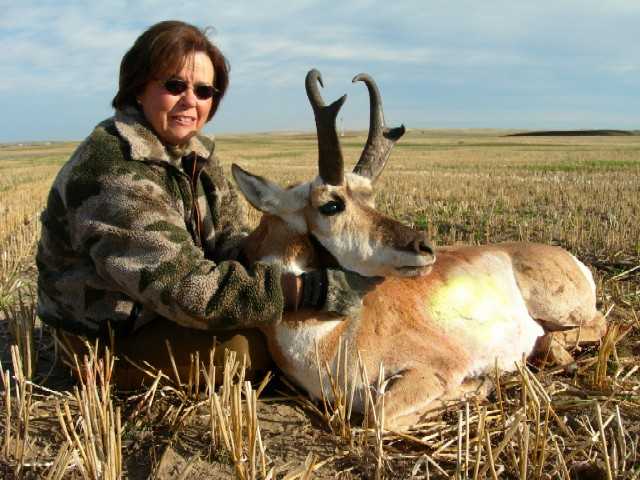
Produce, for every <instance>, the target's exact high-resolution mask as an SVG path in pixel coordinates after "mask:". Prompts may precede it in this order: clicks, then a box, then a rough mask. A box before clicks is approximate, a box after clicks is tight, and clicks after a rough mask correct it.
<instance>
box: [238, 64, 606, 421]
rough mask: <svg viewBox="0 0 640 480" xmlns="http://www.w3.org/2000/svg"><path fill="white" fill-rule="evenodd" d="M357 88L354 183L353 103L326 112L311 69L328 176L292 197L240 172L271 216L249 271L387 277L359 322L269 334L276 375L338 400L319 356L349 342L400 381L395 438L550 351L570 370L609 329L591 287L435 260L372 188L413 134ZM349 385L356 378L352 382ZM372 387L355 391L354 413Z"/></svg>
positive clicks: (579, 270)
mask: <svg viewBox="0 0 640 480" xmlns="http://www.w3.org/2000/svg"><path fill="white" fill-rule="evenodd" d="M355 80H362V81H364V82H365V84H366V85H367V87H368V89H369V93H370V101H371V120H370V132H369V138H368V139H367V144H366V146H365V149H364V152H363V154H362V156H361V158H360V161H359V162H358V164H357V165H356V167H355V168H354V173H352V174H346V175H345V174H344V171H343V161H342V155H341V153H340V147H339V143H338V138H337V135H336V132H335V118H336V115H337V112H338V110H339V108H340V106H341V105H342V103H343V102H344V99H345V97H342V98H341V99H339V100H338V101H336V102H334V103H333V104H331V105H329V106H325V105H324V103H323V102H322V99H321V97H320V94H319V92H318V89H317V83H321V78H320V75H319V73H318V72H317V71H315V70H312V71H311V72H309V74H308V75H307V79H306V87H307V93H308V96H309V99H310V101H311V104H312V106H313V109H314V113H315V117H316V125H317V129H318V146H319V152H320V159H319V167H320V175H319V177H318V178H316V179H315V180H313V181H311V182H309V183H305V184H302V185H298V186H297V187H294V188H292V189H288V190H284V189H281V188H280V187H278V186H277V185H275V184H273V183H271V182H269V181H268V180H266V179H263V178H261V177H256V176H253V175H251V174H249V173H248V172H245V171H244V170H242V169H241V168H239V167H237V166H234V167H233V175H234V178H235V179H236V181H237V183H238V185H239V187H240V189H241V191H242V192H243V193H244V195H245V196H246V197H247V199H248V201H249V202H250V203H251V204H252V205H253V206H255V207H256V208H258V209H260V210H262V211H263V212H264V215H263V218H262V220H261V223H260V225H259V226H258V227H257V228H256V230H255V231H254V232H252V234H251V235H250V237H249V240H248V241H247V242H246V245H247V247H246V248H245V255H246V257H247V258H248V259H249V260H250V261H258V260H263V261H264V260H269V261H276V262H279V263H281V264H282V265H283V266H284V268H285V269H288V270H289V271H292V272H294V273H300V272H302V271H304V270H308V269H313V268H320V267H327V266H335V265H336V264H337V265H339V266H341V267H343V268H347V269H350V270H353V271H356V272H358V273H360V274H362V275H366V276H374V275H380V276H384V277H385V280H384V281H383V282H382V283H380V284H379V285H378V286H377V287H376V288H375V290H374V291H372V292H371V293H369V294H368V295H367V296H366V297H365V298H364V301H363V307H362V310H361V313H360V314H359V315H358V316H356V317H350V318H340V319H336V318H335V317H331V316H329V315H327V314H318V313H317V312H311V311H299V312H294V313H287V314H286V315H285V317H284V319H283V321H282V322H281V323H280V324H278V325H276V326H273V327H270V328H268V329H266V330H265V334H266V337H267V341H268V344H269V350H270V352H271V354H272V356H273V359H274V361H275V362H276V364H277V365H278V367H279V368H280V369H281V370H282V371H283V372H284V373H285V374H286V375H287V376H289V377H290V378H291V379H293V380H294V381H295V382H297V383H298V384H299V385H300V386H302V387H303V388H305V389H306V390H307V391H308V392H309V393H310V394H311V395H312V396H314V397H316V398H320V397H321V395H322V393H321V389H322V388H324V391H325V392H327V391H329V389H328V388H327V385H326V384H325V385H324V386H323V385H321V383H320V382H321V380H320V378H319V375H318V365H317V359H316V345H317V350H318V353H319V356H320V362H321V364H324V362H327V364H329V365H331V366H333V367H334V368H335V367H336V363H337V358H336V357H337V355H338V345H339V342H340V341H341V339H342V340H346V341H347V342H348V344H349V346H350V351H351V352H352V354H353V355H354V354H355V352H360V355H361V359H362V362H363V365H364V367H365V368H366V369H367V371H369V372H377V370H378V368H379V366H380V364H383V365H384V367H385V372H386V373H387V378H389V379H392V381H391V382H389V384H388V387H387V392H386V397H385V416H386V419H387V425H390V426H393V427H403V426H409V425H411V424H412V423H414V422H415V421H417V420H419V418H420V417H421V416H422V415H424V414H425V413H426V412H428V411H429V410H431V409H433V408H435V407H437V406H439V404H440V403H441V402H442V401H444V400H447V399H453V398H459V397H461V396H463V395H464V394H465V393H467V392H472V391H475V390H478V389H479V388H480V387H483V386H484V385H485V384H486V382H485V378H486V377H487V376H488V375H490V374H492V372H493V370H494V368H495V365H496V364H497V365H498V366H499V368H500V369H501V370H503V371H510V370H514V369H515V363H516V362H518V361H521V360H522V358H523V357H529V356H531V355H535V354H540V353H544V352H545V351H547V350H549V349H551V351H552V352H554V353H556V354H557V356H558V357H559V361H560V362H561V363H568V362H570V361H571V357H570V356H569V355H568V353H566V351H565V350H563V349H562V348H561V346H562V344H563V343H564V344H569V343H572V342H573V343H577V342H578V340H587V341H597V340H598V339H599V338H600V337H601V336H602V335H603V333H604V330H605V320H604V318H603V316H602V315H601V314H600V313H599V312H598V310H597V309H596V296H595V284H594V282H593V278H592V276H591V273H590V272H589V270H588V268H587V267H586V266H585V265H584V264H582V263H581V262H580V261H578V260H577V259H576V258H575V257H573V256H572V255H571V254H570V253H569V252H567V251H566V250H563V249H561V248H559V247H553V246H547V245H541V244H532V243H505V244H496V245H487V246H459V247H444V248H440V249H438V250H436V251H435V253H434V251H433V249H432V248H431V247H430V246H429V244H428V242H427V241H426V237H425V235H424V233H422V232H419V231H417V230H414V229H411V228H409V227H406V226H403V225H401V224H400V223H398V222H396V221H394V220H392V219H389V218H387V217H384V216H383V215H382V214H380V213H379V212H377V211H376V210H375V209H374V208H373V190H372V184H373V183H374V182H375V180H376V179H377V178H378V176H379V175H380V173H381V171H382V169H383V168H384V165H385V163H386V160H387V158H388V156H389V153H390V151H391V148H392V147H393V145H394V143H395V142H396V141H397V140H398V139H399V138H400V136H402V134H403V133H404V127H399V128H396V129H387V128H386V127H385V126H384V119H383V113H382V106H381V100H380V96H379V92H378V90H377V87H376V86H375V83H374V82H373V80H372V79H371V78H370V77H369V76H367V75H364V74H361V75H359V76H357V77H356V78H355V79H354V81H355ZM436 258H437V260H436ZM434 262H435V263H434ZM351 364H352V366H353V367H352V369H355V364H356V363H355V362H351ZM343 374H345V375H349V376H350V377H351V378H356V377H357V375H356V373H355V371H347V372H343ZM322 381H323V382H327V379H326V378H324V379H323V380H322ZM367 388H369V386H368V385H362V384H359V385H357V389H358V390H359V393H360V395H356V396H355V398H356V400H357V399H362V398H364V396H363V395H362V394H363V390H364V389H367ZM361 407H362V405H361V404H358V403H356V404H355V408H356V409H357V408H361Z"/></svg>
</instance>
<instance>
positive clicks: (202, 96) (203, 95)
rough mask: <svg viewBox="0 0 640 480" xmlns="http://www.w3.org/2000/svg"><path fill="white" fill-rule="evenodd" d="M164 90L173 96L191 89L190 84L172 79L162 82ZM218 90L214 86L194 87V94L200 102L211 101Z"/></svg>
mask: <svg viewBox="0 0 640 480" xmlns="http://www.w3.org/2000/svg"><path fill="white" fill-rule="evenodd" d="M160 83H161V84H162V86H163V87H164V89H165V90H166V91H167V92H169V93H170V94H171V95H182V94H183V93H184V92H186V91H187V89H188V88H189V84H188V83H187V82H185V81H184V80H180V79H179V78H170V79H169V80H165V81H161V82H160ZM217 92H218V89H217V88H216V87H214V86H213V85H194V86H193V93H194V94H195V96H196V97H197V98H198V100H209V99H210V98H211V97H213V95H214V94H215V93H217Z"/></svg>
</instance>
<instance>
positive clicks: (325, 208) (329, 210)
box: [318, 200, 344, 216]
mask: <svg viewBox="0 0 640 480" xmlns="http://www.w3.org/2000/svg"><path fill="white" fill-rule="evenodd" d="M318 210H320V213H321V214H323V215H327V216H331V215H335V214H336V213H340V212H342V211H343V210H344V203H342V202H338V201H336V200H331V201H330V202H327V203H325V204H324V205H321V206H320V208H318Z"/></svg>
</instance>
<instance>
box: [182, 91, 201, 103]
mask: <svg viewBox="0 0 640 480" xmlns="http://www.w3.org/2000/svg"><path fill="white" fill-rule="evenodd" d="M182 103H183V104H185V105H187V106H189V107H194V106H196V104H197V103H198V97H196V94H195V92H194V91H193V88H192V87H189V88H187V89H186V90H185V91H184V93H183V94H182Z"/></svg>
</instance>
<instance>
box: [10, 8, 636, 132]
mask: <svg viewBox="0 0 640 480" xmlns="http://www.w3.org/2000/svg"><path fill="white" fill-rule="evenodd" d="M343 3H347V2H344V0H342V1H338V0H323V1H310V0H296V1H293V0H290V1H261V2H257V1H256V2H242V1H240V0H236V1H233V2H231V1H229V2H227V1H215V2H214V1H209V2H207V1H189V0H187V1H179V2H178V1H175V0H172V1H150V0H145V1H136V2H128V1H121V0H116V1H108V0H106V1H104V2H96V1H92V2H83V1H73V0H56V1H46V0H44V1H43V0H41V1H31V0H21V1H17V0H0V12H2V13H1V14H0V45H2V47H1V48H0V72H1V73H0V95H1V98H2V103H1V105H2V115H0V142H15V141H30V140H67V139H71V140H77V139H82V138H83V137H84V136H86V135H87V134H88V133H89V132H90V131H91V129H92V128H93V126H94V125H95V124H96V123H97V122H99V121H100V120H102V119H103V118H106V117H108V116H109V115H111V114H112V111H111V108H110V102H111V99H112V97H113V95H114V93H115V89H116V85H117V72H118V68H119V63H120V59H121V58H122V55H123V54H124V53H125V51H126V50H127V49H128V48H129V47H130V46H131V44H132V43H133V41H134V40H135V38H136V37H137V36H138V35H139V34H140V33H141V32H142V31H143V30H144V29H145V28H147V27H148V26H149V25H151V24H153V23H155V22H157V21H160V20H166V19H180V20H184V21H187V22H191V23H194V24H196V25H198V26H202V27H204V26H213V27H215V29H216V31H215V34H214V35H213V36H212V39H213V40H214V42H215V43H217V44H218V45H219V46H220V48H221V49H222V51H223V52H224V53H225V54H226V55H227V57H228V59H229V61H230V63H231V88H230V90H229V93H228V95H227V97H226V98H225V99H224V102H223V104H222V106H221V107H220V110H219V112H218V114H217V116H216V117H215V118H214V120H213V121H212V122H211V123H210V124H209V125H208V126H207V127H206V128H205V131H207V132H212V133H230V132H255V131H272V130H313V128H314V124H313V116H312V113H311V110H310V107H309V105H308V103H307V99H306V95H305V93H304V76H305V74H306V72H307V70H309V68H312V67H316V68H318V69H319V70H320V71H321V72H322V74H323V77H324V79H325V89H324V90H323V95H324V97H325V99H326V100H327V101H330V100H333V99H335V98H337V97H338V96H339V95H341V94H342V93H347V94H348V96H349V98H348V100H347V103H346V104H345V106H344V107H343V113H342V117H343V122H344V126H345V127H346V128H349V129H352V128H366V125H367V122H368V113H367V110H368V104H367V97H366V90H365V88H364V87H363V85H362V84H356V85H352V84H351V78H352V77H353V76H354V75H355V74H357V73H359V72H362V71H366V72H368V73H370V74H372V75H373V76H374V78H375V79H376V80H377V82H378V85H379V87H380V89H381V91H382V95H383V98H384V104H385V114H386V119H387V123H388V124H389V125H396V124H399V123H404V124H405V125H406V126H407V127H409V128H519V129H551V128H553V129H556V128H557V129H563V128H564V129H574V128H623V129H640V48H638V42H639V40H640V37H639V36H638V32H639V30H638V28H639V27H638V25H640V1H638V0H598V1H596V0H580V1H578V0H575V1H574V0H565V1H563V0H552V1H548V0H537V1H530V2H529V1H528V2H524V1H514V0H511V1H492V0H487V1H482V2H480V1H455V0H449V1H431V0H421V1H402V0H397V1H395V2H389V1H384V2H376V1H365V0H355V1H350V2H348V5H344V4H343Z"/></svg>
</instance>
